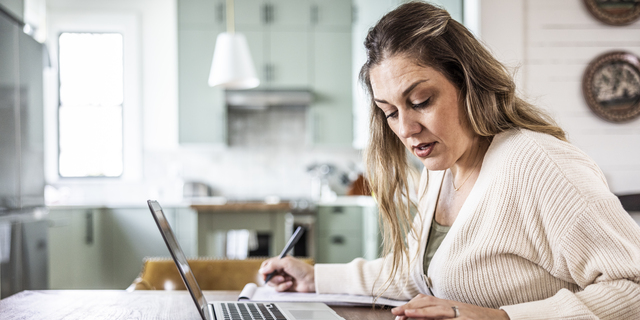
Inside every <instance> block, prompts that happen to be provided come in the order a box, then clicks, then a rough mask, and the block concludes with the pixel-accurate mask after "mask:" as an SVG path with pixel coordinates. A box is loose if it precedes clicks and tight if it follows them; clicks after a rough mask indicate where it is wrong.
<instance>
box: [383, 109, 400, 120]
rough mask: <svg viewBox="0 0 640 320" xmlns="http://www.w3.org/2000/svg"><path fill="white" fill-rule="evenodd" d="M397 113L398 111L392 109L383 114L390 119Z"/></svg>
mask: <svg viewBox="0 0 640 320" xmlns="http://www.w3.org/2000/svg"><path fill="white" fill-rule="evenodd" d="M397 115H398V111H394V112H391V113H389V114H387V115H385V116H386V117H387V119H391V118H395V117H396V116H397Z"/></svg>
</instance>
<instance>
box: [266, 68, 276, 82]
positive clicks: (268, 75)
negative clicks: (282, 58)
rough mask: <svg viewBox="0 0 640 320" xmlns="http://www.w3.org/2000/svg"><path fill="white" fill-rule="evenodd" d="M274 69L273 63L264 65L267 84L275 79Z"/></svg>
mask: <svg viewBox="0 0 640 320" xmlns="http://www.w3.org/2000/svg"><path fill="white" fill-rule="evenodd" d="M274 69H275V67H274V66H273V63H267V64H265V65H264V79H265V81H267V82H271V81H273V78H274V75H273V74H274Z"/></svg>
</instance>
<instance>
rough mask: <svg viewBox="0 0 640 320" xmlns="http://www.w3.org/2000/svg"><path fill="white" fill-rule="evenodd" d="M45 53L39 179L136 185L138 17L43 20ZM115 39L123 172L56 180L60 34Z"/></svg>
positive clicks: (58, 15) (79, 14)
mask: <svg viewBox="0 0 640 320" xmlns="http://www.w3.org/2000/svg"><path fill="white" fill-rule="evenodd" d="M48 18H49V21H50V23H49V30H48V34H49V35H48V37H47V39H48V43H47V45H48V47H49V54H50V56H51V58H50V61H51V64H52V68H50V69H49V70H47V71H46V72H45V132H46V134H45V177H46V180H47V182H48V183H58V184H60V183H63V184H84V183H115V184H117V183H121V182H132V181H141V180H142V119H141V114H142V101H141V96H142V93H141V92H142V90H141V81H140V78H141V68H142V67H141V65H142V64H141V54H140V52H141V50H140V30H139V29H140V27H139V24H140V22H139V17H138V15H136V14H132V13H104V12H95V11H73V12H67V11H65V12H56V11H52V12H50V13H49V14H48ZM65 32H71V33H120V34H122V37H123V60H124V61H123V63H124V74H123V78H124V79H123V83H124V88H123V89H124V92H123V102H122V130H123V132H122V139H123V141H122V143H123V144H122V146H123V170H122V174H121V175H120V176H119V177H102V176H97V177H91V176H89V177H62V176H61V175H60V171H59V163H58V161H59V156H60V149H59V125H60V122H59V118H58V112H59V106H60V97H59V93H60V92H59V89H60V81H59V70H58V65H57V64H58V62H59V58H58V53H59V49H58V40H59V37H60V35H61V34H62V33H65Z"/></svg>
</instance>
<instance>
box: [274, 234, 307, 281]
mask: <svg viewBox="0 0 640 320" xmlns="http://www.w3.org/2000/svg"><path fill="white" fill-rule="evenodd" d="M303 233H304V229H302V227H298V228H297V229H296V231H295V232H294V233H293V235H292V236H291V238H289V242H287V245H286V246H284V249H282V252H281V253H280V259H282V258H284V257H285V256H286V255H287V253H288V252H289V251H291V249H293V246H295V245H296V243H298V240H300V237H301V236H302V234H303ZM275 275H276V272H275V271H274V272H271V273H270V274H269V275H268V276H267V278H266V279H265V280H264V283H265V284H266V283H267V282H269V280H271V278H273V276H275Z"/></svg>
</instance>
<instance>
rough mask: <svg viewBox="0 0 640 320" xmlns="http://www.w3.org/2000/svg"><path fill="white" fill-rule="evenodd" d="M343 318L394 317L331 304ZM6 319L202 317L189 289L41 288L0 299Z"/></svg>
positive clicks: (212, 296)
mask: <svg viewBox="0 0 640 320" xmlns="http://www.w3.org/2000/svg"><path fill="white" fill-rule="evenodd" d="M204 294H205V297H206V298H207V300H208V301H235V300H236V298H237V297H238V294H239V292H238V291H205V292H204ZM332 308H333V309H334V310H335V311H336V312H337V313H338V314H339V315H340V316H342V317H343V318H345V319H347V320H350V319H362V320H365V319H366V320H369V319H371V320H376V319H394V317H393V316H392V314H391V312H390V311H388V310H373V309H372V308H371V307H332ZM0 318H2V319H3V320H18V319H20V320H32V319H33V320H36V319H37V320H41V319H47V320H57V319H65V320H75V319H77V320H81V319H82V320H84V319H105V320H107V319H108V320H118V319H122V320H133V319H166V320H180V319H185V320H186V319H192V320H200V315H199V314H198V311H197V309H196V306H195V304H194V303H193V300H192V299H191V296H190V295H189V293H188V292H187V291H134V292H127V291H124V290H41V291H22V292H20V293H17V294H15V295H13V296H10V297H8V298H6V299H3V300H0Z"/></svg>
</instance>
